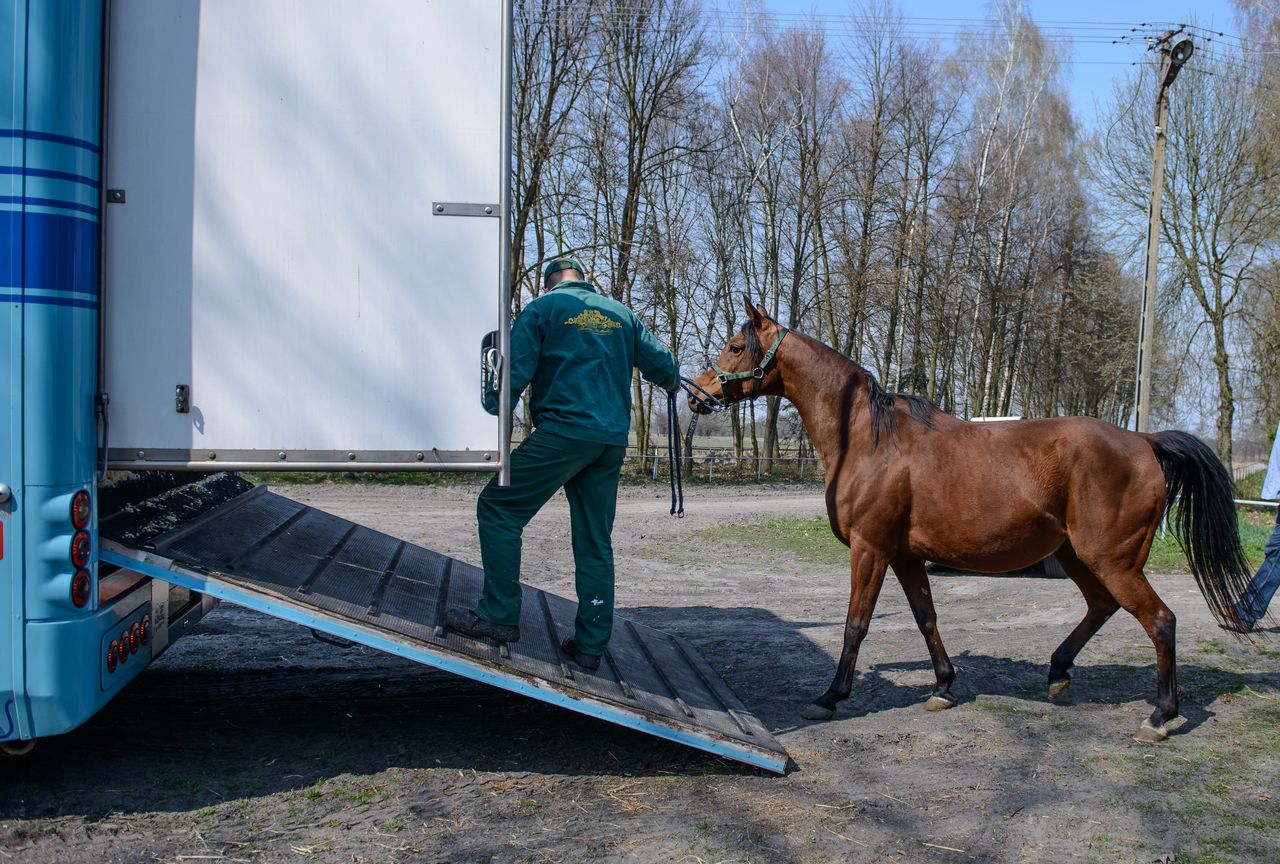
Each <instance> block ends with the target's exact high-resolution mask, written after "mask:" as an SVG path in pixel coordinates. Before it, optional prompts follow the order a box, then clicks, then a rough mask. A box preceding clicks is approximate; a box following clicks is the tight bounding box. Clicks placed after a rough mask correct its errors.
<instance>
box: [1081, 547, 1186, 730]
mask: <svg viewBox="0 0 1280 864" xmlns="http://www.w3.org/2000/svg"><path fill="white" fill-rule="evenodd" d="M1093 570H1094V572H1095V573H1096V574H1097V575H1098V579H1099V580H1100V581H1101V582H1102V584H1103V585H1105V586H1106V588H1107V590H1108V591H1110V592H1111V596H1112V597H1114V598H1115V599H1116V600H1117V601H1118V602H1119V604H1120V605H1121V606H1122V607H1124V609H1125V611H1126V612H1128V613H1129V614H1130V615H1132V616H1133V617H1134V618H1137V619H1138V623H1139V624H1141V625H1142V629H1143V630H1145V631H1147V636H1148V637H1149V638H1150V639H1151V644H1152V645H1153V646H1154V647H1155V649H1156V701H1155V706H1156V707H1155V709H1154V710H1153V711H1152V712H1151V716H1150V717H1148V718H1147V719H1145V720H1143V721H1142V725H1141V726H1139V727H1138V731H1137V732H1135V733H1134V735H1133V738H1134V740H1135V741H1138V742H1141V743H1143V744H1154V743H1155V742H1157V741H1163V740H1164V739H1165V738H1168V737H1169V733H1170V732H1172V731H1173V730H1174V729H1177V728H1178V726H1179V725H1181V722H1180V721H1179V718H1178V673H1177V649H1176V642H1177V626H1178V621H1177V618H1176V617H1175V616H1174V614H1173V610H1171V609H1170V608H1169V607H1168V606H1166V605H1165V604H1164V601H1163V600H1161V599H1160V596H1159V595H1158V594H1156V592H1155V589H1154V588H1152V587H1151V585H1150V583H1148V582H1147V579H1146V577H1145V576H1144V575H1143V574H1142V568H1141V567H1140V566H1135V567H1132V568H1129V569H1116V570H1111V571H1108V570H1105V569H1102V568H1098V567H1094V568H1093Z"/></svg>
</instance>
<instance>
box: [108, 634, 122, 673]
mask: <svg viewBox="0 0 1280 864" xmlns="http://www.w3.org/2000/svg"><path fill="white" fill-rule="evenodd" d="M119 647H120V645H119V644H118V643H117V642H116V641H115V640H114V639H113V640H111V647H110V648H108V649H107V671H108V672H114V671H116V650H117V649H118V648H119Z"/></svg>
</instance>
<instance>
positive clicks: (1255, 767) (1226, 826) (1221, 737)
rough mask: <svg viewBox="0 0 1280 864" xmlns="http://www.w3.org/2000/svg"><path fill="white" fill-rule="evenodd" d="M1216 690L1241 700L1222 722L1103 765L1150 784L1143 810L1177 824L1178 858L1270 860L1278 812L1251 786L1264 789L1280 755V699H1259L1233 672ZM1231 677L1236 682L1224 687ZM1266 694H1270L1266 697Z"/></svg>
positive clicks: (1201, 863)
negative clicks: (1242, 705) (1279, 731)
mask: <svg viewBox="0 0 1280 864" xmlns="http://www.w3.org/2000/svg"><path fill="white" fill-rule="evenodd" d="M1222 679H1223V680H1222V682H1221V684H1222V685H1223V686H1222V687H1221V692H1228V691H1231V692H1232V693H1233V695H1234V696H1235V698H1237V699H1245V700H1248V702H1247V703H1246V707H1245V708H1244V710H1243V711H1242V712H1241V713H1240V714H1238V715H1237V716H1236V717H1234V718H1232V719H1231V722H1230V723H1228V724H1220V725H1219V727H1218V728H1217V729H1214V730H1210V729H1209V728H1208V725H1207V724H1206V726H1204V727H1202V728H1201V729H1197V730H1196V731H1195V732H1194V733H1193V734H1192V735H1189V736H1186V737H1185V738H1183V739H1181V740H1179V741H1178V742H1177V743H1176V744H1175V743H1174V741H1172V740H1171V741H1170V742H1168V743H1167V744H1164V745H1160V747H1159V748H1156V749H1144V750H1141V751H1137V752H1135V753H1133V754H1126V755H1125V756H1121V757H1119V758H1117V759H1114V760H1112V761H1111V762H1110V763H1109V765H1110V767H1112V768H1115V769H1118V770H1119V771H1120V773H1121V775H1122V776H1125V777H1127V778H1128V781H1129V782H1130V783H1132V785H1133V786H1134V787H1136V788H1145V789H1149V790H1150V791H1151V792H1152V796H1151V797H1150V798H1148V799H1146V801H1147V803H1149V804H1150V805H1152V806H1151V809H1150V810H1146V811H1144V815H1146V816H1148V817H1149V818H1151V819H1153V821H1159V822H1160V823H1162V824H1169V823H1177V824H1178V825H1179V826H1181V827H1182V829H1183V830H1182V831H1181V832H1179V833H1181V834H1182V839H1181V840H1180V841H1175V842H1174V846H1175V848H1174V850H1173V851H1175V852H1176V853H1177V861H1178V864H1186V862H1192V864H1246V862H1248V864H1253V862H1258V861H1271V860H1275V855H1274V851H1275V848H1274V845H1275V842H1276V839H1277V836H1276V829H1277V826H1280V813H1278V812H1277V808H1276V805H1275V804H1274V803H1272V802H1271V801H1270V799H1269V798H1267V797H1266V796H1261V797H1260V796H1258V795H1257V794H1255V793H1256V789H1255V787H1256V786H1258V785H1261V786H1262V788H1267V784H1266V781H1265V779H1264V776H1265V771H1266V770H1267V767H1266V766H1270V765H1273V764H1274V763H1275V761H1276V759H1277V758H1280V740H1277V738H1276V735H1275V729H1276V725H1277V723H1280V704H1277V703H1275V702H1272V701H1265V702H1262V703H1261V704H1259V700H1258V698H1257V696H1256V695H1248V694H1249V693H1251V692H1252V691H1249V690H1248V688H1247V687H1245V686H1244V685H1243V684H1242V683H1240V682H1239V679H1236V676H1231V675H1230V674H1227V673H1224V674H1223V676H1222ZM1232 679H1236V683H1237V684H1238V685H1239V686H1236V687H1234V688H1233V687H1231V686H1230V685H1231V683H1232ZM1265 698H1268V699H1269V698H1270V697H1265Z"/></svg>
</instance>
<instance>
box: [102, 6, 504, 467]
mask: <svg viewBox="0 0 1280 864" xmlns="http://www.w3.org/2000/svg"><path fill="white" fill-rule="evenodd" d="M503 7H504V4H503V2H502V0H359V2H356V0H345V2H339V0H114V2H113V3H112V5H111V16H112V20H111V30H110V65H109V103H108V104H109V109H108V118H109V119H108V137H107V141H108V145H107V153H106V159H107V180H106V184H107V186H108V189H109V190H122V193H120V194H114V193H111V192H109V194H108V201H114V200H115V199H117V198H119V197H121V194H122V195H123V198H124V200H123V202H117V203H108V204H107V205H106V207H105V214H104V215H105V220H106V251H105V282H106V284H105V315H106V324H105V328H106V330H105V346H106V349H105V350H106V356H105V366H106V389H107V392H108V393H109V394H110V427H109V428H110V440H109V447H110V451H111V461H112V463H113V464H114V465H117V466H124V465H128V464H134V465H148V466H152V467H155V466H156V465H158V464H159V463H179V462H194V463H201V462H206V461H213V462H217V463H223V464H225V463H227V462H243V463H250V462H268V463H274V464H275V465H276V467H282V468H284V467H297V466H298V465H299V464H301V463H317V462H335V461H336V462H343V463H349V462H351V461H355V462H356V463H361V464H363V463H370V462H378V463H393V462H394V463H400V462H404V463H408V465H409V467H422V465H423V464H427V465H434V464H435V463H437V462H444V463H447V464H453V465H455V466H458V464H459V463H476V464H480V465H483V464H496V463H497V462H498V461H499V452H498V449H497V448H498V445H499V440H498V438H499V430H498V424H497V421H496V419H495V418H493V417H490V416H489V415H487V414H485V413H484V411H483V410H482V409H481V408H480V404H479V396H478V390H479V371H478V366H479V346H480V340H481V338H482V336H483V335H484V334H485V333H486V332H488V331H490V330H493V329H497V328H499V326H500V324H501V323H504V322H505V313H503V314H502V315H501V316H500V311H499V310H500V305H501V307H502V308H503V309H505V305H506V304H505V303H502V304H500V303H499V296H500V293H501V288H502V285H501V283H502V279H501V273H500V263H499V262H500V255H499V250H500V238H501V236H502V235H501V231H500V229H501V225H502V223H503V222H505V219H499V218H497V215H496V214H498V213H499V212H500V207H499V206H498V205H499V204H500V202H502V201H503V200H504V199H503V195H502V182H503V176H502V170H501V169H502V164H503V157H504V152H505V151H504V147H503V109H504V102H503V98H502V97H503V76H502V72H503V68H502V67H503V57H504V39H505V31H504V17H505V13H504V9H503ZM435 202H448V203H450V204H458V203H464V204H479V205H491V206H492V207H493V212H494V214H495V215H494V216H492V217H490V216H483V215H481V216H474V217H468V216H455V215H436V214H434V213H433V203H435ZM457 209H458V208H452V207H450V208H446V213H452V212H454V211H455V210H457ZM479 212H483V211H479ZM183 384H185V385H188V386H189V387H190V410H189V413H179V412H178V411H177V410H176V405H175V388H176V387H177V386H178V385H183ZM467 450H470V451H473V452H463V451H467ZM475 451H478V452H475ZM485 451H489V454H488V456H487V457H486V456H485ZM139 453H141V454H142V455H141V456H140V455H139ZM281 453H283V454H285V455H284V457H283V459H282V458H281V457H280V455H279V454H281ZM420 453H421V454H424V455H423V456H421V457H419V456H418V455H417V454H420ZM210 454H213V456H212V457H211V456H210ZM348 454H355V459H354V460H352V459H351V457H350V456H349V455H348ZM486 459H487V460H488V462H487V463H486ZM215 467H216V466H215ZM336 467H342V466H336Z"/></svg>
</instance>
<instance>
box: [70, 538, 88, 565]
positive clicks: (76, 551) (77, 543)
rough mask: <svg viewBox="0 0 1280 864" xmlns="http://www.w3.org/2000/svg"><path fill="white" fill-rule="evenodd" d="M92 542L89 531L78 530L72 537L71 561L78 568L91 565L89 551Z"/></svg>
mask: <svg viewBox="0 0 1280 864" xmlns="http://www.w3.org/2000/svg"><path fill="white" fill-rule="evenodd" d="M91 548H92V544H91V543H90V541H89V532H88V531H83V530H82V531H77V532H76V533H75V535H74V536H73V537H72V538H71V563H72V564H73V565H75V566H76V568H77V569H78V568H80V567H87V566H89V552H90V549H91Z"/></svg>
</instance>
